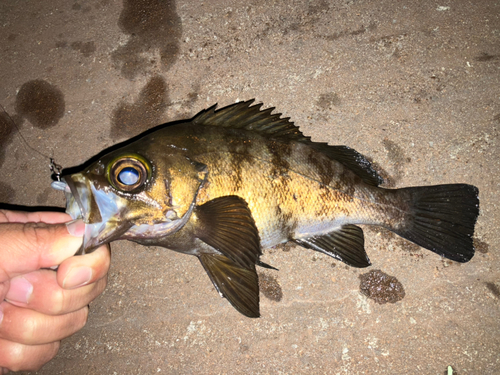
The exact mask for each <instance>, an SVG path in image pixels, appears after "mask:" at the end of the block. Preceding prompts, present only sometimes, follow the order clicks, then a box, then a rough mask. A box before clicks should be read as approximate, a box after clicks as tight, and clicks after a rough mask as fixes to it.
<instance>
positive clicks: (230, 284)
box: [199, 254, 260, 318]
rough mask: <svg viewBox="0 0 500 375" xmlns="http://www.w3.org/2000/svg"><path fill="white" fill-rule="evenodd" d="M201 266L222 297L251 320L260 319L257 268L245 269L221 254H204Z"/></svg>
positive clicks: (200, 257) (201, 258)
mask: <svg viewBox="0 0 500 375" xmlns="http://www.w3.org/2000/svg"><path fill="white" fill-rule="evenodd" d="M199 259H200V261H201V264H202V265H203V267H204V268H205V271H207V273H208V276H210V280H212V283H213V284H214V286H215V288H216V289H217V291H218V292H219V294H220V295H221V296H222V297H225V298H226V299H227V300H228V301H229V302H230V303H231V305H233V306H234V308H235V309H236V310H238V311H239V312H240V313H242V314H243V315H245V316H248V317H249V318H258V317H259V316H260V312H259V280H258V276H257V272H256V271H255V266H252V267H251V268H243V267H241V266H239V265H238V264H236V263H235V262H233V261H232V260H231V259H229V258H227V257H225V256H224V255H221V254H202V255H200V256H199Z"/></svg>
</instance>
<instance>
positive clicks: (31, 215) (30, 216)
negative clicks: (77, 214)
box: [0, 210, 71, 224]
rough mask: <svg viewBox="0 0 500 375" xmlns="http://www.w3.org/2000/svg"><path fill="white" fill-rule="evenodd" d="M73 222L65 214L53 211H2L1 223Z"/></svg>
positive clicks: (0, 214)
mask: <svg viewBox="0 0 500 375" xmlns="http://www.w3.org/2000/svg"><path fill="white" fill-rule="evenodd" d="M70 220H71V216H69V215H68V214H66V213H64V212H52V211H47V212H44V211H37V212H24V211H9V210H0V223H29V222H32V223H40V222H43V223H47V224H58V223H65V222H68V221H70Z"/></svg>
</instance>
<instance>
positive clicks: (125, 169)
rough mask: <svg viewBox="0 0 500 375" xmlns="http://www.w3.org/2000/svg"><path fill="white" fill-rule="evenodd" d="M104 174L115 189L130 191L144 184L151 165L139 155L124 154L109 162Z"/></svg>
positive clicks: (149, 173)
mask: <svg viewBox="0 0 500 375" xmlns="http://www.w3.org/2000/svg"><path fill="white" fill-rule="evenodd" d="M106 174H107V177H108V180H109V182H110V183H111V185H113V187H114V188H115V189H117V190H121V191H125V192H131V191H134V190H137V189H139V188H140V187H142V186H144V185H145V184H146V182H147V181H148V180H149V178H150V177H151V167H150V165H149V163H148V161H147V160H146V159H144V158H143V157H142V156H140V155H125V156H120V157H118V158H116V159H115V160H113V161H112V162H111V163H109V166H108V168H107V173H106Z"/></svg>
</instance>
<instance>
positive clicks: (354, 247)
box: [294, 224, 371, 268]
mask: <svg viewBox="0 0 500 375" xmlns="http://www.w3.org/2000/svg"><path fill="white" fill-rule="evenodd" d="M294 242H295V243H297V244H299V245H300V246H303V247H305V248H307V249H311V250H316V251H319V252H321V253H323V254H326V255H329V256H331V257H333V258H335V259H338V260H341V261H342V262H344V263H346V264H348V265H350V266H352V267H358V268H364V267H368V266H369V265H370V264H371V263H370V259H368V255H366V252H365V239H364V236H363V230H362V229H361V228H360V227H357V226H356V225H352V224H348V225H344V226H342V227H341V228H340V229H338V230H336V231H333V232H330V233H328V234H325V235H323V236H317V237H310V238H304V239H298V240H294Z"/></svg>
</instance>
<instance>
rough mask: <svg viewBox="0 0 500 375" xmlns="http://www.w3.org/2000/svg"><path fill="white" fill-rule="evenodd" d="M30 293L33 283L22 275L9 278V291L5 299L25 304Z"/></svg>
mask: <svg viewBox="0 0 500 375" xmlns="http://www.w3.org/2000/svg"><path fill="white" fill-rule="evenodd" d="M32 293H33V285H31V283H30V282H29V281H28V280H26V279H25V278H24V277H22V276H18V277H14V278H13V279H12V280H10V287H9V291H8V292H7V295H6V296H5V299H6V300H7V301H9V302H17V303H22V304H27V303H28V301H29V299H30V297H31V294H32Z"/></svg>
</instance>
